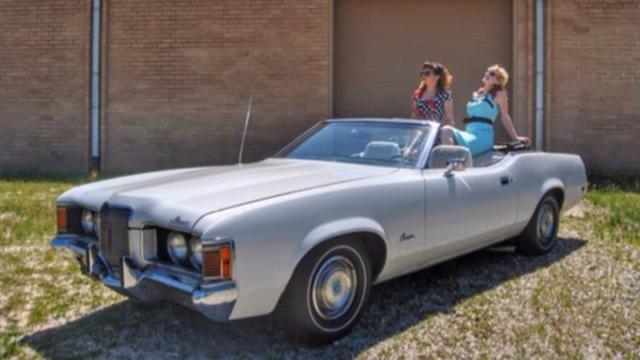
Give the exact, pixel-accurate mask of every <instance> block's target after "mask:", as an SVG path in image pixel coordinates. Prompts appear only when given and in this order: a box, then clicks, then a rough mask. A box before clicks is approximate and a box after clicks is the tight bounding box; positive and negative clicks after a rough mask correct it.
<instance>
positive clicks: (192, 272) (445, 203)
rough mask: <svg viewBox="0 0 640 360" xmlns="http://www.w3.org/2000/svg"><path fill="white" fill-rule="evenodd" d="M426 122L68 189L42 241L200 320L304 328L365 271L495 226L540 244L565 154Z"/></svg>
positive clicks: (577, 190) (314, 133)
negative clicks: (262, 320)
mask: <svg viewBox="0 0 640 360" xmlns="http://www.w3.org/2000/svg"><path fill="white" fill-rule="evenodd" d="M438 133H439V124H438V123H435V122H429V121H415V120H398V119H345V120H328V121H323V122H321V123H319V124H318V125H316V126H315V127H313V128H312V129H310V130H309V131H307V132H305V133H304V134H303V135H301V136H300V137H299V138H298V139H296V140H295V141H294V142H293V143H291V144H290V145H288V146H286V147H285V148H284V149H283V150H281V151H280V152H279V153H278V154H276V155H275V156H274V157H271V158H268V159H266V160H264V161H260V162H257V163H252V164H243V165H232V166H212V167H201V168H190V169H178V170H167V171H159V172H152V173H146V174H140V175H133V176H126V177H120V178H115V179H109V180H104V181H99V182H95V183H91V184H87V185H83V186H79V187H76V188H73V189H71V190H69V191H67V192H66V193H64V194H63V195H62V196H60V198H59V199H58V202H57V222H58V233H57V235H56V237H55V238H54V239H53V240H52V243H51V244H52V246H53V247H54V248H60V249H65V250H67V251H66V252H67V253H70V254H71V255H72V256H73V257H75V258H77V259H78V260H79V261H80V263H81V264H82V268H83V271H84V272H85V273H86V274H88V275H90V276H91V277H93V278H95V279H96V280H98V281H101V282H102V283H104V284H105V285H106V286H108V287H110V288H112V289H113V290H115V291H118V292H120V293H122V294H125V295H127V296H130V297H133V298H136V299H139V300H142V301H155V300H162V299H169V300H171V301H175V302H178V303H180V304H183V305H185V306H187V307H190V308H192V309H195V310H197V311H199V312H200V313H202V314H204V315H205V316H207V317H209V318H210V319H213V320H216V321H227V320H233V319H240V318H246V317H251V316H257V315H264V314H269V313H272V312H274V311H275V312H276V313H277V314H278V315H279V316H278V318H280V319H281V320H282V321H283V323H284V325H285V327H286V328H287V329H288V330H289V331H290V333H291V334H292V335H293V336H294V337H296V338H298V339H300V340H301V341H303V342H306V343H311V344H323V343H328V342H331V341H333V340H336V339H338V338H340V337H342V336H344V335H346V334H347V333H348V332H349V331H350V330H351V329H352V328H353V326H354V325H355V324H356V323H357V321H358V318H359V316H360V314H361V313H362V310H363V307H364V306H365V304H366V302H367V297H368V295H369V290H370V288H371V286H372V285H373V284H376V283H380V282H382V281H386V280H389V279H392V278H394V277H397V276H400V275H403V274H407V273H409V272H412V271H416V270H419V269H422V268H425V267H428V266H431V265H434V264H436V263H439V262H442V261H445V260H447V259H451V258H453V257H456V256H460V255H462V254H465V253H468V252H471V251H474V250H477V249H481V248H484V247H487V246H490V245H493V244H496V243H499V242H502V241H505V240H510V241H512V242H513V244H514V245H515V247H516V249H517V251H519V252H521V253H523V254H531V255H542V254H545V253H547V252H548V251H549V250H550V249H551V248H552V246H553V245H554V243H555V241H556V233H557V231H558V225H559V224H558V222H559V214H560V212H561V211H564V210H566V209H568V208H570V207H571V206H573V205H574V204H576V203H577V202H578V201H579V200H580V199H581V198H582V197H583V196H584V195H585V191H586V185H587V180H586V174H585V167H584V165H583V163H582V161H581V159H580V157H578V156H576V155H569V154H552V153H542V152H531V151H508V150H503V151H497V150H496V151H493V152H491V153H488V154H485V155H482V156H481V157H478V158H473V159H472V158H471V156H470V155H469V152H468V151H467V150H466V149H465V148H461V147H457V146H445V145H437V144H438Z"/></svg>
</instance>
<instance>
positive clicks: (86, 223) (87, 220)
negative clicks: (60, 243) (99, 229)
mask: <svg viewBox="0 0 640 360" xmlns="http://www.w3.org/2000/svg"><path fill="white" fill-rule="evenodd" d="M81 222H82V230H84V232H85V233H87V234H93V233H94V232H95V229H96V223H95V216H94V215H93V212H92V211H91V210H87V209H84V210H82V221H81Z"/></svg>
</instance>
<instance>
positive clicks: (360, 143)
mask: <svg viewBox="0 0 640 360" xmlns="http://www.w3.org/2000/svg"><path fill="white" fill-rule="evenodd" d="M428 133H429V126H428V125H424V124H421V123H417V122H416V123H415V124H409V123H405V122H397V123H394V122H391V121H389V122H373V121H371V122H366V121H360V122H358V121H348V122H347V121H340V122H323V123H321V124H319V125H317V126H316V127H314V128H312V129H311V130H310V131H308V132H307V133H306V134H304V135H303V136H302V137H300V138H298V139H297V140H295V141H294V142H293V143H291V144H289V145H287V146H286V147H285V148H284V149H282V150H281V151H280V152H279V153H278V154H276V157H283V158H292V159H308V160H325V161H338V162H348V163H360V164H370V165H380V166H391V167H415V165H416V163H417V161H418V157H419V156H420V153H421V151H422V148H423V146H424V144H425V142H426V138H427V134H428Z"/></svg>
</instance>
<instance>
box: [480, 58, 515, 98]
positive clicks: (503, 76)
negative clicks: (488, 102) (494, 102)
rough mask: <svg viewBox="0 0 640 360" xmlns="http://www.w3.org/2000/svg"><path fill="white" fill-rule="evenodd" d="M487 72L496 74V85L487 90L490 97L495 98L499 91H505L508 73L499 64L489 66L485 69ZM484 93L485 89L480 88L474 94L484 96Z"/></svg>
mask: <svg viewBox="0 0 640 360" xmlns="http://www.w3.org/2000/svg"><path fill="white" fill-rule="evenodd" d="M487 72H494V73H496V80H498V85H495V86H492V87H491V89H488V91H489V94H491V96H496V94H497V93H498V92H499V91H502V90H505V89H506V88H507V83H508V82H509V73H508V72H507V70H506V69H505V68H504V67H502V65H499V64H494V65H491V66H489V67H488V68H487ZM486 92H487V89H485V87H484V86H481V87H480V88H479V89H478V91H477V92H476V93H477V94H484V93H486Z"/></svg>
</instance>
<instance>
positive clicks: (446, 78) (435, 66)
mask: <svg viewBox="0 0 640 360" xmlns="http://www.w3.org/2000/svg"><path fill="white" fill-rule="evenodd" d="M425 70H431V71H433V75H435V76H439V78H438V83H437V84H436V88H437V90H438V92H441V91H449V89H450V88H451V82H452V81H453V76H451V73H450V72H449V69H447V68H446V67H445V66H444V65H442V64H440V63H436V62H430V61H425V62H424V63H423V64H422V71H425ZM426 89H427V84H426V83H425V82H424V80H420V85H418V90H419V92H420V94H422V93H424V91H425V90H426Z"/></svg>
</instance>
